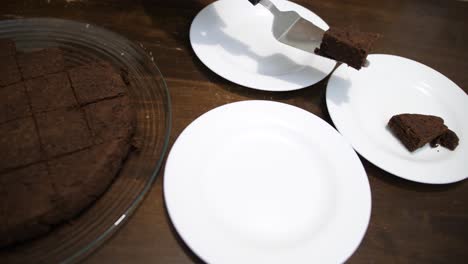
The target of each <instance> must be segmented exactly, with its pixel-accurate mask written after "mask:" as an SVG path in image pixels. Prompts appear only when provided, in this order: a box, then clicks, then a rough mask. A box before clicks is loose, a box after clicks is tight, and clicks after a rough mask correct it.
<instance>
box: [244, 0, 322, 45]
mask: <svg viewBox="0 0 468 264" xmlns="http://www.w3.org/2000/svg"><path fill="white" fill-rule="evenodd" d="M249 2H251V3H252V4H253V5H257V4H261V5H262V6H264V7H265V8H266V9H268V10H269V11H270V12H271V13H272V14H273V17H274V19H273V28H272V30H273V35H274V37H275V38H276V39H277V40H278V41H279V42H282V43H284V44H286V45H289V46H293V47H295V48H298V49H301V50H304V51H306V52H311V53H314V50H315V48H318V47H320V43H321V42H322V38H323V34H324V33H325V31H324V30H323V29H321V28H319V27H317V26H316V25H314V24H313V23H311V22H310V21H308V20H306V19H304V18H302V17H301V16H300V15H299V14H298V13H297V12H295V11H280V10H279V9H278V8H277V7H276V6H275V5H274V4H273V3H272V2H271V1H270V0H249Z"/></svg>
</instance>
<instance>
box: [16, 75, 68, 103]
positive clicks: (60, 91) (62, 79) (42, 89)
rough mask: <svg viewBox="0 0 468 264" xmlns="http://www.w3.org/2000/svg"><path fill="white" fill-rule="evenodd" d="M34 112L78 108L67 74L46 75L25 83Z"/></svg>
mask: <svg viewBox="0 0 468 264" xmlns="http://www.w3.org/2000/svg"><path fill="white" fill-rule="evenodd" d="M25 85H26V90H27V92H28V94H29V98H31V107H32V110H33V112H43V111H51V110H56V109H59V108H65V107H70V106H76V105H77V102H76V99H75V95H74V93H73V90H72V88H71V85H70V82H69V79H68V76H67V74H66V73H65V72H61V73H54V74H49V75H45V76H42V77H39V78H36V79H31V80H28V81H26V82H25Z"/></svg>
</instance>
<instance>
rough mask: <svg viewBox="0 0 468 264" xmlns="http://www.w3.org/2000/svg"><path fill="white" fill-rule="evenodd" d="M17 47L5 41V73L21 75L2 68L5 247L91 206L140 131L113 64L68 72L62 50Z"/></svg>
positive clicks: (0, 189)
mask: <svg viewBox="0 0 468 264" xmlns="http://www.w3.org/2000/svg"><path fill="white" fill-rule="evenodd" d="M11 45H12V42H9V41H5V40H4V41H0V47H6V48H4V50H1V53H0V56H3V57H2V58H8V60H9V61H8V62H9V63H7V64H4V65H3V64H2V63H4V62H5V60H3V59H2V60H1V62H0V70H2V69H6V68H8V72H9V73H11V72H17V73H18V74H20V75H19V78H10V79H8V78H4V75H3V74H4V72H2V71H0V149H1V150H2V151H0V247H4V246H9V245H13V244H15V243H18V242H22V241H25V240H28V239H30V238H34V237H37V236H39V235H42V234H45V233H47V232H49V231H50V230H51V229H52V228H53V227H54V226H56V225H58V224H60V223H63V222H64V221H67V220H70V219H72V218H74V217H76V216H77V215H78V214H79V213H80V212H82V211H83V210H84V209H85V208H86V207H88V206H90V205H91V204H92V203H93V202H94V201H95V200H96V199H97V198H98V197H99V196H100V195H102V193H103V192H104V191H105V190H106V189H107V188H108V186H109V185H110V184H111V183H112V181H113V179H114V177H115V176H116V175H117V174H118V172H119V170H120V167H121V165H122V162H123V161H124V160H125V158H126V157H127V155H128V153H129V151H130V146H131V143H130V142H131V138H132V136H133V133H134V129H135V116H134V112H133V110H132V107H131V105H130V99H129V97H128V95H127V94H126V90H127V87H126V84H125V83H124V81H123V80H122V78H120V75H119V74H118V71H116V70H115V69H114V68H113V67H112V66H111V65H109V64H106V63H99V64H98V63H93V64H90V65H85V66H80V67H77V68H72V69H66V68H65V67H64V65H65V64H64V58H63V54H62V51H60V50H59V49H45V50H41V51H37V52H33V53H28V54H14V52H13V54H12V53H11V52H10V51H6V50H8V49H11ZM13 47H14V45H13ZM17 62H18V63H17ZM2 65H3V66H2ZM5 65H6V66H5ZM4 66H5V67H4ZM2 67H3V68H2Z"/></svg>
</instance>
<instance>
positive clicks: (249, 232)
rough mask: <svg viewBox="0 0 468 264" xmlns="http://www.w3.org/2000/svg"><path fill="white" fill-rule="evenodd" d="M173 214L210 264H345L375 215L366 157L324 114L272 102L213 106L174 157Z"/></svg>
mask: <svg viewBox="0 0 468 264" xmlns="http://www.w3.org/2000/svg"><path fill="white" fill-rule="evenodd" d="M164 195H165V202H166V206H167V209H168V213H169V216H170V218H171V220H172V222H173V224H174V226H175V228H176V230H177V231H178V233H179V234H180V235H181V237H182V238H183V239H184V241H185V242H186V243H187V244H188V246H189V247H190V248H191V249H192V250H193V251H194V252H195V253H196V254H198V256H200V257H201V258H202V259H203V260H205V261H206V262H207V263H314V262H317V263H342V262H344V261H345V260H346V259H347V258H348V257H349V256H350V255H351V254H352V253H353V252H354V251H355V250H356V249H357V247H358V246H359V244H360V242H361V240H362V238H363V236H364V234H365V231H366V229H367V225H368V223H369V218H370V212H371V193H370V187H369V182H368V179H367V176H366V173H365V171H364V168H363V166H362V163H361V161H360V160H359V158H358V156H357V155H356V153H355V152H354V150H353V149H352V148H351V146H350V145H349V144H348V143H347V142H346V141H345V140H344V138H343V137H342V136H341V135H340V134H339V133H337V132H336V130H335V129H333V127H331V126H330V125H329V124H328V123H326V122H324V121H323V120H322V119H321V118H319V117H317V116H315V115H313V114H311V113H309V112H307V111H305V110H302V109H300V108H297V107H294V106H291V105H287V104H283V103H277V102H271V101H244V102H237V103H232V104H227V105H224V106H221V107H218V108H216V109H213V110H211V111H209V112H207V113H205V114H204V115H202V116H200V117H199V118H198V119H196V120H195V121H194V122H193V123H191V124H190V125H189V126H188V127H187V128H186V129H185V130H184V131H183V132H182V134H181V135H180V136H179V138H178V139H177V141H176V142H175V144H174V146H173V148H172V150H171V152H170V155H169V157H168V160H167V163H166V169H165V176H164Z"/></svg>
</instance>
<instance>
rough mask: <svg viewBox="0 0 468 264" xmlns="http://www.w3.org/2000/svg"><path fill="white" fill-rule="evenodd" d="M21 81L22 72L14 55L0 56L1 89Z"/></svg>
mask: <svg viewBox="0 0 468 264" xmlns="http://www.w3.org/2000/svg"><path fill="white" fill-rule="evenodd" d="M20 81H21V73H20V71H19V68H18V65H17V64H16V59H15V57H14V56H9V55H8V56H3V57H0V89H1V87H2V86H7V85H10V84H14V83H17V82H20Z"/></svg>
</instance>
